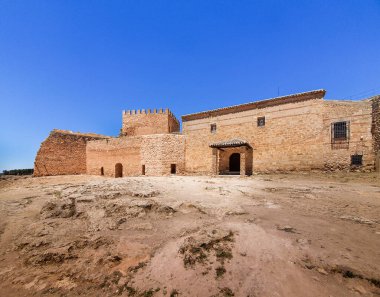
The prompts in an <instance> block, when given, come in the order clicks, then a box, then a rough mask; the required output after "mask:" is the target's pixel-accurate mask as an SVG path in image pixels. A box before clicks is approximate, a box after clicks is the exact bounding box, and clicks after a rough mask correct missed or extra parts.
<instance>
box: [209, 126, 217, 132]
mask: <svg viewBox="0 0 380 297" xmlns="http://www.w3.org/2000/svg"><path fill="white" fill-rule="evenodd" d="M210 131H211V133H216V124H211V127H210Z"/></svg>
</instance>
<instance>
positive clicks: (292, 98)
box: [182, 89, 326, 122]
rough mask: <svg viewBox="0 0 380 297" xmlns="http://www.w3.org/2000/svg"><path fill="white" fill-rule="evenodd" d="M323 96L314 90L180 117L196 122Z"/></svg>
mask: <svg viewBox="0 0 380 297" xmlns="http://www.w3.org/2000/svg"><path fill="white" fill-rule="evenodd" d="M325 94H326V91H325V90H323V89H320V90H314V91H309V92H304V93H297V94H291V95H286V96H281V97H275V98H270V99H265V100H261V101H256V102H249V103H244V104H239V105H233V106H228V107H223V108H218V109H213V110H209V111H202V112H198V113H193V114H187V115H184V116H182V121H183V122H186V121H191V120H198V119H203V118H207V117H212V116H220V115H225V114H229V113H236V112H242V111H246V110H251V109H257V108H265V107H270V106H276V105H281V104H286V103H295V102H302V101H306V100H311V99H321V98H323V97H324V96H325Z"/></svg>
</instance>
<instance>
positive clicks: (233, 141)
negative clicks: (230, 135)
mask: <svg viewBox="0 0 380 297" xmlns="http://www.w3.org/2000/svg"><path fill="white" fill-rule="evenodd" d="M244 145H245V146H249V147H250V145H249V143H248V142H246V141H245V140H241V139H231V140H226V141H220V142H214V143H212V144H210V147H215V148H223V147H237V146H244Z"/></svg>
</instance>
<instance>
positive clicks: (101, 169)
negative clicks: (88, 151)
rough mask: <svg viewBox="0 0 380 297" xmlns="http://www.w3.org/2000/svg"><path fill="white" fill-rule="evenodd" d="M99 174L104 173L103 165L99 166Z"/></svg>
mask: <svg viewBox="0 0 380 297" xmlns="http://www.w3.org/2000/svg"><path fill="white" fill-rule="evenodd" d="M100 175H104V168H103V167H101V168H100Z"/></svg>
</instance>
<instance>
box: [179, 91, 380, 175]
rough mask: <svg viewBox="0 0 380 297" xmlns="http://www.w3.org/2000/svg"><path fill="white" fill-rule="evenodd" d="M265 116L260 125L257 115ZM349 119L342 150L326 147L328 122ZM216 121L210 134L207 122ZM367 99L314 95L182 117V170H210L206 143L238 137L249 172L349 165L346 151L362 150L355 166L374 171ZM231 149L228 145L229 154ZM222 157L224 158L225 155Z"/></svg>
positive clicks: (329, 139)
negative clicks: (246, 149)
mask: <svg viewBox="0 0 380 297" xmlns="http://www.w3.org/2000/svg"><path fill="white" fill-rule="evenodd" d="M258 117H265V126H263V127H259V126H258V125H257V118H258ZM335 121H349V122H350V141H349V144H348V147H344V149H333V148H332V146H331V123H332V122H335ZM211 124H216V127H217V128H216V132H215V133H211V131H210V125H211ZM370 130H371V104H370V102H369V101H368V100H367V101H360V102H344V101H325V100H323V99H322V98H319V97H317V98H314V99H310V98H308V100H305V101H302V100H300V101H298V102H289V103H286V104H281V105H277V106H268V107H263V108H255V109H252V110H246V111H241V112H239V111H237V112H235V113H230V114H222V115H216V116H210V117H203V118H197V119H194V120H186V121H184V123H183V133H184V135H186V156H185V158H186V162H185V164H186V172H188V173H203V174H213V173H214V170H213V153H212V149H211V148H210V147H209V145H210V144H211V143H214V142H219V141H226V140H230V139H233V138H238V139H241V140H245V141H247V142H248V143H249V144H250V145H251V146H252V148H253V153H252V170H253V172H254V173H255V172H278V171H293V170H314V169H317V170H326V169H328V170H334V169H351V155H353V154H356V153H357V154H363V166H362V167H361V168H360V170H373V167H374V154H373V149H372V136H371V131H370ZM233 152H234V150H231V154H232V153H233ZM224 157H225V158H226V160H227V158H228V157H229V156H228V155H225V154H224Z"/></svg>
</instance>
